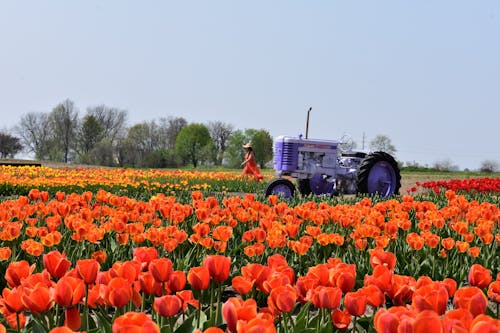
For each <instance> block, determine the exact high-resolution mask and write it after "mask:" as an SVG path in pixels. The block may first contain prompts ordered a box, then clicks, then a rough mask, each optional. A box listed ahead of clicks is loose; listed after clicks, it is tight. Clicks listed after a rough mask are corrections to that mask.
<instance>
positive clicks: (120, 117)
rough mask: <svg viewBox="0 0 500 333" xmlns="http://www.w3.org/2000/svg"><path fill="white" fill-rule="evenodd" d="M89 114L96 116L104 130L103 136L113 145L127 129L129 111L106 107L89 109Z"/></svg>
mask: <svg viewBox="0 0 500 333" xmlns="http://www.w3.org/2000/svg"><path fill="white" fill-rule="evenodd" d="M87 114H88V115H91V116H94V117H95V118H96V120H97V122H98V123H99V124H100V126H101V127H102V129H103V135H104V137H105V138H107V139H108V140H109V141H110V142H111V143H112V144H114V143H115V141H116V140H117V139H118V137H119V136H120V135H121V133H123V132H124V131H125V129H126V122H127V111H125V110H119V109H117V108H112V107H108V106H106V105H98V106H94V107H90V108H87Z"/></svg>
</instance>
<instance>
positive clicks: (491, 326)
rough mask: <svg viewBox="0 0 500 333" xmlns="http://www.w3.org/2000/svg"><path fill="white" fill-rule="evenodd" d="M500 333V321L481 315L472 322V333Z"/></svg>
mask: <svg viewBox="0 0 500 333" xmlns="http://www.w3.org/2000/svg"><path fill="white" fill-rule="evenodd" d="M498 332H500V320H498V319H494V318H492V317H490V316H487V315H484V314H480V315H478V316H476V318H474V319H473V320H472V322H471V325H470V333H498Z"/></svg>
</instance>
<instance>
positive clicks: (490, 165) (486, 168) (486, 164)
mask: <svg viewBox="0 0 500 333" xmlns="http://www.w3.org/2000/svg"><path fill="white" fill-rule="evenodd" d="M497 170H498V163H497V161H494V160H484V161H482V162H481V167H480V168H479V171H481V172H487V173H492V172H496V171H497Z"/></svg>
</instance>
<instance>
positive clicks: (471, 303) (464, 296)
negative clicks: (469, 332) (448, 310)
mask: <svg viewBox="0 0 500 333" xmlns="http://www.w3.org/2000/svg"><path fill="white" fill-rule="evenodd" d="M453 304H454V305H455V307H456V308H458V309H465V310H469V311H470V313H472V315H473V316H474V317H475V316H477V315H479V314H484V313H485V312H486V307H487V305H488V299H487V298H486V296H485V295H484V294H483V292H482V291H481V289H479V288H478V287H462V288H460V289H458V290H457V291H456V292H455V296H454V298H453Z"/></svg>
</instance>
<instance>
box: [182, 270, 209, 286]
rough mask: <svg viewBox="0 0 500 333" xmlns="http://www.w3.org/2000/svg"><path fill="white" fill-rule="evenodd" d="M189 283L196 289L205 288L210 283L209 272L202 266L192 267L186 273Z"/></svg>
mask: <svg viewBox="0 0 500 333" xmlns="http://www.w3.org/2000/svg"><path fill="white" fill-rule="evenodd" d="M187 279H188V282H189V284H191V286H192V287H193V288H194V289H196V290H205V289H207V288H208V286H209V285H210V272H209V271H208V269H207V268H206V267H204V266H198V267H192V268H190V269H189V272H188V274H187Z"/></svg>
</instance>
